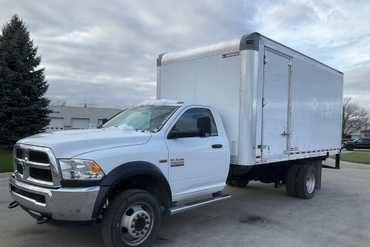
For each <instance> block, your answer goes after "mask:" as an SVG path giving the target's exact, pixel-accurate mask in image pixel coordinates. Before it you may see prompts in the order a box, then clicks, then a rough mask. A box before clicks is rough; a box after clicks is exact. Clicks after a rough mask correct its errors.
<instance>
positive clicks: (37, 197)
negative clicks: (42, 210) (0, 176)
mask: <svg viewBox="0 0 370 247" xmlns="http://www.w3.org/2000/svg"><path fill="white" fill-rule="evenodd" d="M10 189H11V191H13V192H14V193H17V194H19V195H21V196H25V197H27V198H31V199H33V200H35V201H37V202H40V203H45V196H43V195H39V194H36V193H32V192H28V191H25V190H22V189H19V188H17V187H15V186H13V185H11V186H10Z"/></svg>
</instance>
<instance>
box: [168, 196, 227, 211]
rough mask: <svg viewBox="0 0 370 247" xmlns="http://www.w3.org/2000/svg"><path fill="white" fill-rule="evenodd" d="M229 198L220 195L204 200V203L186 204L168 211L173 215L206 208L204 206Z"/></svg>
mask: <svg viewBox="0 0 370 247" xmlns="http://www.w3.org/2000/svg"><path fill="white" fill-rule="evenodd" d="M230 197H231V195H221V196H217V197H213V198H211V199H208V200H205V201H200V202H196V203H193V204H187V205H184V206H181V207H177V208H171V209H170V214H171V215H174V214H178V213H182V212H184V211H188V210H191V209H194V208H198V207H202V206H206V205H208V204H211V203H214V202H218V201H222V200H225V199H229V198H230Z"/></svg>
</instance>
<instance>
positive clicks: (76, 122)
mask: <svg viewBox="0 0 370 247" xmlns="http://www.w3.org/2000/svg"><path fill="white" fill-rule="evenodd" d="M49 109H50V110H51V111H52V113H50V114H49V117H50V123H49V125H48V126H47V127H46V129H47V130H50V131H53V130H64V129H88V128H96V127H98V126H99V125H100V124H102V123H103V121H104V120H105V119H109V118H110V117H112V116H113V115H115V114H117V113H118V112H120V111H121V110H122V109H116V108H96V107H77V106H50V107H49Z"/></svg>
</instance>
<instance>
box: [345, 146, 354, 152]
mask: <svg viewBox="0 0 370 247" xmlns="http://www.w3.org/2000/svg"><path fill="white" fill-rule="evenodd" d="M344 148H345V149H346V150H348V151H353V149H354V147H353V146H352V145H348V146H344Z"/></svg>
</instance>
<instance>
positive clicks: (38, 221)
mask: <svg viewBox="0 0 370 247" xmlns="http://www.w3.org/2000/svg"><path fill="white" fill-rule="evenodd" d="M49 219H50V218H47V217H43V216H40V217H38V218H36V224H38V225H41V224H44V223H46V222H48V221H49Z"/></svg>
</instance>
